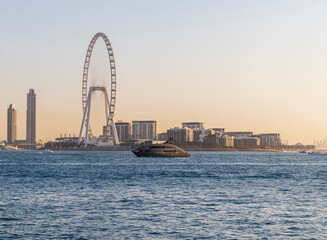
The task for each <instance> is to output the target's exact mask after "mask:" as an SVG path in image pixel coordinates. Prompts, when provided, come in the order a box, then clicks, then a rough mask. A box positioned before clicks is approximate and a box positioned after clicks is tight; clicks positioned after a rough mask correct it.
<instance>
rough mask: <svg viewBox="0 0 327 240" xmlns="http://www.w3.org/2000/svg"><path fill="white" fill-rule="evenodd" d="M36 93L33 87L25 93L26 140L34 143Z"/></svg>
mask: <svg viewBox="0 0 327 240" xmlns="http://www.w3.org/2000/svg"><path fill="white" fill-rule="evenodd" d="M35 123H36V94H35V93H34V89H30V90H29V93H27V111H26V142H27V143H35V132H36V124H35Z"/></svg>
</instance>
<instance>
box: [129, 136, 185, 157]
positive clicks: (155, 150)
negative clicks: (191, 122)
mask: <svg viewBox="0 0 327 240" xmlns="http://www.w3.org/2000/svg"><path fill="white" fill-rule="evenodd" d="M133 153H134V154H135V155H136V156H138V157H189V156H190V154H188V153H187V152H186V151H185V150H184V149H182V148H180V147H178V146H176V145H175V144H174V143H173V141H172V139H169V140H168V141H166V142H164V143H163V144H149V145H145V146H142V147H139V148H136V149H135V150H133Z"/></svg>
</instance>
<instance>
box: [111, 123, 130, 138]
mask: <svg viewBox="0 0 327 240" xmlns="http://www.w3.org/2000/svg"><path fill="white" fill-rule="evenodd" d="M115 125H116V129H117V134H118V139H119V141H120V142H124V141H128V140H130V139H131V135H132V128H131V124H130V123H129V122H122V121H118V122H116V123H115Z"/></svg>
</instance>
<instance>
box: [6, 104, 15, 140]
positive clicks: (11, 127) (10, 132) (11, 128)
mask: <svg viewBox="0 0 327 240" xmlns="http://www.w3.org/2000/svg"><path fill="white" fill-rule="evenodd" d="M16 140H17V109H16V108H15V105H14V104H10V105H9V108H8V111H7V142H8V144H13V143H15V141H16Z"/></svg>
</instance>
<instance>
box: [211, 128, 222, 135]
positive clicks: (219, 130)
mask: <svg viewBox="0 0 327 240" xmlns="http://www.w3.org/2000/svg"><path fill="white" fill-rule="evenodd" d="M212 130H213V131H214V132H215V133H217V134H220V135H224V134H225V128H212Z"/></svg>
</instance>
